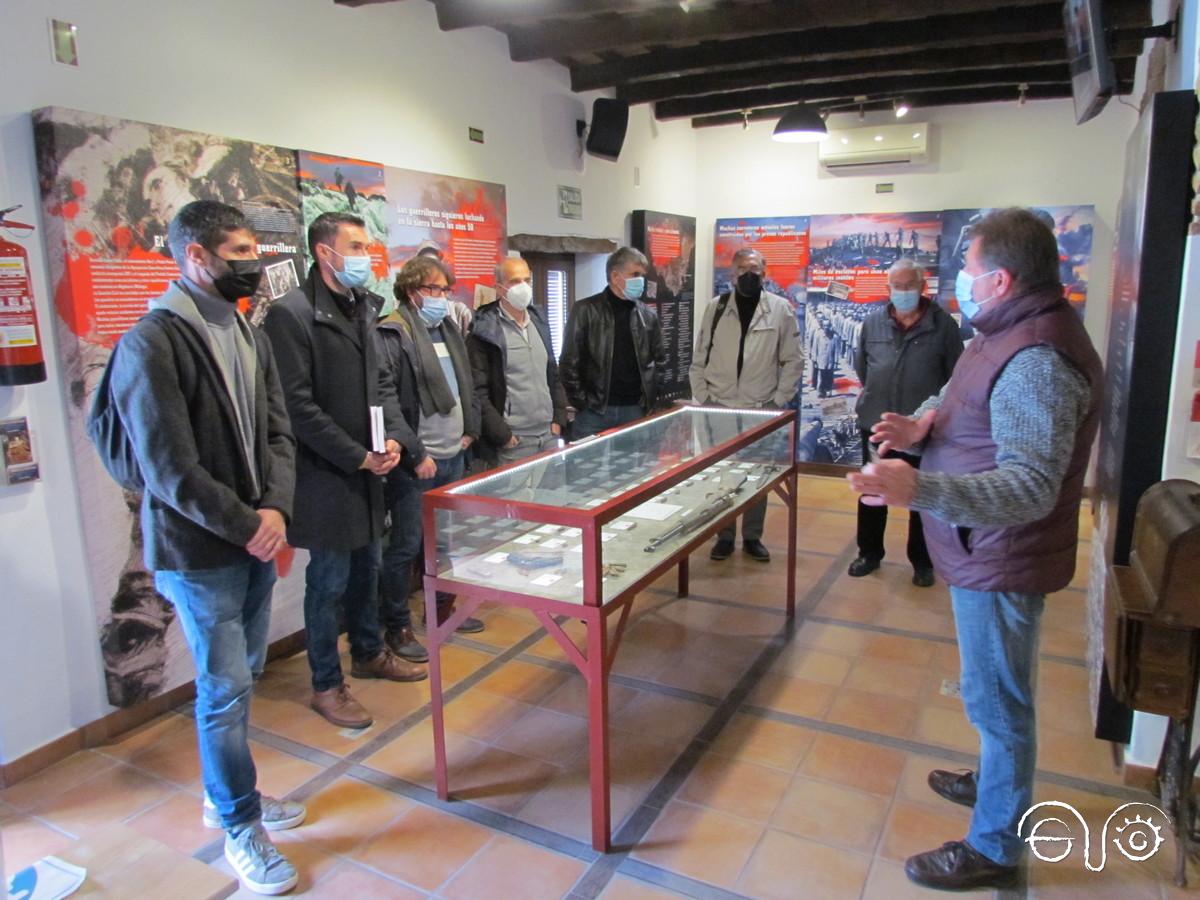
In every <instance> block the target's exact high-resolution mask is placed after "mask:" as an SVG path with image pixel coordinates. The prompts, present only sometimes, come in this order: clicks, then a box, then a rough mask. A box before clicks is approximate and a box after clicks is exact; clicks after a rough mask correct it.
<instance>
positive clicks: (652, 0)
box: [434, 0, 681, 31]
mask: <svg viewBox="0 0 1200 900" xmlns="http://www.w3.org/2000/svg"><path fill="white" fill-rule="evenodd" d="M434 3H435V5H436V6H437V18H438V26H439V27H440V28H441V29H442V31H454V30H455V29H458V28H474V27H476V26H487V27H491V28H506V27H508V26H512V25H529V24H535V23H538V22H545V21H546V20H548V19H556V20H562V19H569V18H580V17H586V16H594V15H600V14H602V13H630V12H645V11H646V10H650V9H654V8H655V7H659V8H666V7H673V8H674V9H675V10H676V11H677V12H680V11H681V10H679V0H434ZM561 24H562V23H561V21H560V22H558V23H557V24H556V27H560V26H561Z"/></svg>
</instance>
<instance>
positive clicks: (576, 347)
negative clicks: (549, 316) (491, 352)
mask: <svg viewBox="0 0 1200 900" xmlns="http://www.w3.org/2000/svg"><path fill="white" fill-rule="evenodd" d="M648 268H649V262H648V261H647V259H646V257H645V255H643V254H642V253H641V252H640V251H638V250H635V249H634V248H632V247H622V248H620V249H619V250H617V251H616V252H615V253H614V254H613V255H612V256H610V257H609V258H608V261H607V262H606V263H605V265H604V270H605V274H606V275H607V276H608V286H607V287H606V288H605V289H604V290H603V291H601V292H600V293H599V294H595V295H593V296H591V297H586V298H584V299H583V300H580V301H578V302H577V303H576V304H575V306H574V308H573V309H572V310H571V315H570V317H569V318H568V319H567V330H566V334H565V335H564V337H563V350H562V357H561V359H560V360H559V376H560V377H561V378H562V383H563V387H564V388H565V389H566V392H567V399H568V400H569V401H570V403H571V405H572V406H574V407H575V409H576V411H577V412H576V416H575V424H574V427H573V430H572V436H573V437H574V439H575V440H579V439H580V438H584V437H590V436H591V435H594V434H597V433H599V432H601V431H604V430H605V429H608V428H614V427H616V426H617V425H623V424H625V423H626V422H632V421H633V420H634V419H639V418H641V417H642V416H644V415H646V413H648V412H650V411H651V410H652V409H654V407H655V406H656V405H657V403H658V397H659V394H660V393H661V388H662V384H661V382H662V379H663V370H664V367H665V365H666V361H667V357H666V350H665V349H664V348H663V339H662V327H661V326H660V324H659V321H658V316H657V315H655V313H654V310H652V309H650V307H648V306H646V304H645V303H643V302H642V294H643V293H644V292H645V290H646V270H647V269H648Z"/></svg>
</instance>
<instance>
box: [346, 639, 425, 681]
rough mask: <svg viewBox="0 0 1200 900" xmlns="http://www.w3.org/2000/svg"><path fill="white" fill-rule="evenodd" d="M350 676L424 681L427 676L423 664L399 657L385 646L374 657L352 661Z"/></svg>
mask: <svg viewBox="0 0 1200 900" xmlns="http://www.w3.org/2000/svg"><path fill="white" fill-rule="evenodd" d="M350 677H351V678H383V679H385V680H387V681H424V680H425V679H426V678H428V677H429V673H428V672H427V671H425V667H424V666H419V665H417V664H416V663H410V662H409V661H408V660H406V659H401V658H400V657H398V656H397V655H396V654H395V653H393V652H392V651H391V650H389V649H388V648H387V647H384V648H383V649H382V650H380V651H379V652H378V653H377V654H376V655H375V658H374V659H368V660H367V661H366V662H359V661H358V660H355V661H354V665H352V666H351V667H350Z"/></svg>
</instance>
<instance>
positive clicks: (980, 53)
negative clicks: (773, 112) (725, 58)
mask: <svg viewBox="0 0 1200 900" xmlns="http://www.w3.org/2000/svg"><path fill="white" fill-rule="evenodd" d="M1140 46H1141V44H1140V42H1132V41H1131V42H1126V43H1125V44H1123V45H1121V46H1119V47H1114V54H1113V58H1114V59H1116V58H1125V57H1132V56H1137V53H1138V50H1139V49H1140ZM1065 52H1066V51H1065V49H1064V46H1063V42H1062V41H1061V40H1050V41H1024V42H1022V43H1020V44H1001V45H999V46H983V47H972V48H967V49H964V48H961V47H959V48H956V49H954V50H946V51H944V52H941V53H933V52H930V51H929V50H918V51H914V52H911V53H901V54H896V55H894V56H882V55H876V56H870V57H867V58H848V59H847V58H843V59H831V60H822V61H819V62H807V63H793V64H791V65H777V64H776V65H769V66H759V67H756V68H753V69H735V70H721V69H718V70H716V71H713V72H708V73H705V74H703V75H689V76H683V77H680V78H656V79H653V80H650V81H635V82H632V83H630V84H625V85H621V86H620V87H618V88H617V99H618V100H624V101H626V102H628V103H652V102H655V101H659V100H670V99H675V98H678V97H689V96H699V95H703V94H711V93H719V92H721V91H736V90H745V89H749V88H766V87H780V86H783V85H788V84H819V83H822V82H828V81H837V80H839V79H842V78H852V77H855V76H867V75H871V76H875V77H882V76H885V75H886V76H889V77H899V76H904V75H922V74H928V75H937V74H938V73H941V72H948V71H967V70H977V69H997V68H1007V67H1012V66H1020V65H1028V64H1033V63H1040V62H1046V61H1051V60H1054V59H1061V58H1063V57H1064V56H1065ZM934 80H936V78H935V79H934Z"/></svg>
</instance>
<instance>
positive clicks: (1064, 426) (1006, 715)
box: [848, 209, 1102, 890]
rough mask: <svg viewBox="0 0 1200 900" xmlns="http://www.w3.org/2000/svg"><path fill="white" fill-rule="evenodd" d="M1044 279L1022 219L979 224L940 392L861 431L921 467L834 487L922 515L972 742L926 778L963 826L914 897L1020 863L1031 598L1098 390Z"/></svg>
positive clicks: (1066, 546)
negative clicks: (961, 810)
mask: <svg viewBox="0 0 1200 900" xmlns="http://www.w3.org/2000/svg"><path fill="white" fill-rule="evenodd" d="M1058 279H1059V268H1058V245H1057V243H1056V241H1055V239H1054V235H1053V233H1052V232H1051V231H1050V229H1049V228H1047V227H1046V225H1045V224H1044V223H1043V222H1042V221H1041V220H1040V219H1038V217H1037V216H1035V215H1034V214H1033V213H1032V212H1030V211H1029V210H1025V209H1005V210H999V211H997V212H993V213H991V214H989V215H988V216H987V217H985V218H984V219H983V220H982V221H981V222H979V224H977V225H976V226H975V227H974V229H973V231H972V236H971V246H970V248H969V249H968V251H967V259H966V265H965V266H964V267H963V270H962V271H961V272H960V273H959V276H958V282H957V284H956V286H955V296H956V298H957V300H958V304H959V308H960V309H961V310H962V313H963V315H964V316H966V317H967V318H968V319H969V320H970V321H971V324H972V325H973V326H974V327H975V329H976V331H977V337H976V338H975V339H974V340H973V341H972V342H971V344H970V345H969V346H968V347H967V350H966V352H965V353H964V354H963V356H962V358H961V359H960V360H959V363H958V366H957V368H956V369H955V370H954V375H953V377H952V378H951V379H950V382H949V383H948V384H947V385H946V387H945V388H943V389H942V391H941V393H940V394H938V395H937V396H936V397H932V398H930V399H929V400H928V401H926V402H925V403H924V404H923V405H922V406H921V407H919V408H918V409H917V410H916V412H914V413H913V415H912V416H911V417H906V416H901V415H898V414H896V413H886V414H884V416H883V417H882V420H881V421H880V422H879V423H878V424H877V425H876V426H875V427H874V428H873V429H872V432H873V436H872V440H873V441H876V442H877V443H878V444H879V448H880V451H881V452H882V453H886V452H887V451H889V450H893V449H895V450H906V449H909V448H919V449H920V452H921V454H922V466H921V469H920V470H919V471H918V470H917V469H914V468H912V467H911V466H909V465H908V464H907V463H905V462H903V461H901V460H890V459H883V460H881V461H879V462H875V463H871V464H869V465H867V466H864V467H863V470H862V472H861V473H853V474H851V475H849V476H848V477H849V479H850V483H851V485H852V486H853V487H854V489H855V490H857V491H858V492H859V493H861V494H863V495H864V497H866V498H870V499H868V500H867V502H872V503H886V504H888V505H891V506H899V507H905V508H908V509H916V510H920V511H921V512H922V513H924V514H926V515H925V537H926V542H927V543H928V546H929V551H930V554H931V556H932V557H933V563H934V567H935V568H936V570H937V571H938V574H940V575H941V576H942V577H943V578H944V579H945V580H946V582H947V583H948V584H949V585H950V597H951V600H952V602H953V605H954V619H955V624H956V627H957V631H958V649H959V657H960V660H961V666H962V673H961V690H962V698H963V705H964V706H965V708H966V713H967V717H968V719H970V721H971V724H972V725H974V726H975V728H976V730H977V731H978V732H979V738H980V758H979V771H978V773H967V774H965V775H962V774H957V773H953V772H946V771H942V770H934V771H933V772H931V773H930V775H929V786H930V788H932V789H933V790H934V791H935V792H936V793H938V794H940V795H941V796H943V797H945V798H946V799H948V800H951V801H953V802H955V803H960V804H962V805H965V806H973V807H974V814H973V815H972V818H971V827H970V830H969V832H968V833H967V835H966V838H965V839H964V840H961V841H951V842H949V843H947V844H944V845H943V846H942V847H939V848H938V849H936V850H930V851H928V852H926V853H920V854H917V855H916V856H913V857H911V858H909V860H908V862H907V864H906V865H905V871H906V873H907V874H908V877H909V878H910V879H911V880H912V881H914V882H916V883H918V884H921V885H924V886H926V887H932V888H939V889H942V890H971V889H974V888H980V887H1004V886H1008V885H1011V884H1013V883H1014V882H1015V880H1016V877H1017V871H1018V863H1019V862H1020V859H1021V855H1022V851H1023V850H1024V842H1023V841H1022V839H1021V835H1020V834H1018V833H1017V825H1018V823H1019V821H1020V819H1021V816H1022V815H1023V814H1024V812H1025V811H1026V810H1027V809H1028V808H1029V807H1030V805H1031V803H1032V799H1033V776H1034V770H1035V766H1036V763H1037V728H1036V721H1035V709H1034V702H1035V698H1036V676H1037V654H1038V626H1039V621H1040V618H1041V613H1042V609H1043V605H1044V600H1045V595H1046V594H1048V593H1052V592H1054V591H1059V590H1062V589H1063V588H1065V587H1066V586H1067V585H1068V584H1069V583H1070V581H1071V578H1072V576H1073V574H1074V571H1075V553H1076V547H1077V545H1078V531H1079V502H1080V499H1081V497H1082V494H1083V482H1084V476H1085V474H1086V472H1087V464H1088V456H1089V454H1090V451H1091V445H1092V441H1093V440H1094V439H1095V436H1096V429H1097V425H1098V420H1099V409H1100V401H1101V387H1102V385H1101V382H1102V367H1101V364H1100V359H1099V357H1098V356H1097V355H1096V351H1095V350H1094V349H1093V347H1092V343H1091V341H1090V339H1089V338H1088V335H1087V332H1086V331H1084V328H1083V324H1082V322H1080V320H1079V316H1078V315H1077V314H1076V313H1075V311H1074V310H1072V309H1071V307H1070V304H1068V303H1067V301H1066V300H1065V299H1064V298H1063V289H1062V284H1061V283H1060V282H1059V280H1058ZM910 452H911V451H910Z"/></svg>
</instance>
